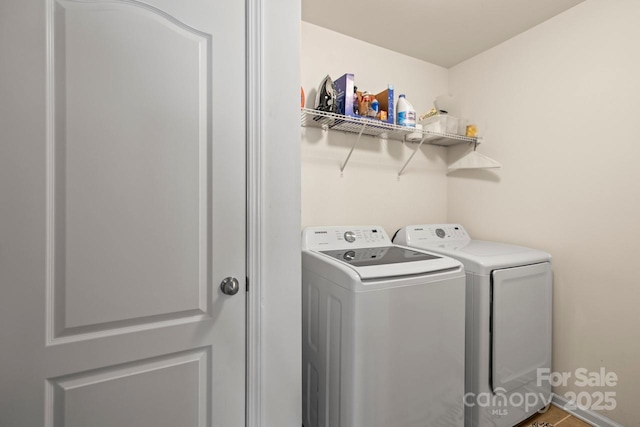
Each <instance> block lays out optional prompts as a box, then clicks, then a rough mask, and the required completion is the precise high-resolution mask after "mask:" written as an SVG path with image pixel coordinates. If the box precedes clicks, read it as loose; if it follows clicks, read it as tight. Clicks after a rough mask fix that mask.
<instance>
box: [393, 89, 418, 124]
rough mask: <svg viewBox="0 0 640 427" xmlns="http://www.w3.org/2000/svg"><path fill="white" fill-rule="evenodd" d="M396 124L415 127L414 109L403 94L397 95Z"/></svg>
mask: <svg viewBox="0 0 640 427" xmlns="http://www.w3.org/2000/svg"><path fill="white" fill-rule="evenodd" d="M396 124H397V125H398V126H407V127H411V128H414V127H416V110H414V109H413V105H411V103H410V102H409V101H407V99H406V98H405V96H404V94H401V95H400V96H399V97H398V103H397V104H396Z"/></svg>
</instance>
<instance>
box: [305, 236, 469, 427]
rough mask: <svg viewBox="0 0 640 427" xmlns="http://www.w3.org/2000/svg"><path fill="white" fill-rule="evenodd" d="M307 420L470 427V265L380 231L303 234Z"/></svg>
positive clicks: (320, 426) (317, 425) (364, 426)
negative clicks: (466, 421)
mask: <svg viewBox="0 0 640 427" xmlns="http://www.w3.org/2000/svg"><path fill="white" fill-rule="evenodd" d="M302 248H303V250H302V287H303V292H302V296H303V310H302V312H303V321H302V328H303V349H302V359H303V399H302V400H303V408H302V409H303V426H304V427H338V426H344V427H390V426H393V427H417V426H443V427H448V426H451V427H462V426H463V425H464V405H463V394H464V310H465V302H464V298H465V289H464V286H465V285H464V269H463V268H462V264H460V262H459V261H456V260H454V259H452V258H449V257H446V256H442V255H437V254H433V253H430V252H427V251H422V250H416V249H410V248H406V247H402V246H397V245H392V244H391V240H390V239H389V237H388V236H387V234H386V233H385V231H384V230H383V229H382V227H376V226H373V227H314V228H307V229H305V230H304V231H303V233H302Z"/></svg>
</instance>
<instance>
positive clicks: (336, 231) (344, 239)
mask: <svg viewBox="0 0 640 427" xmlns="http://www.w3.org/2000/svg"><path fill="white" fill-rule="evenodd" d="M303 242H304V245H305V246H306V248H307V249H316V250H326V249H342V248H350V247H358V248H363V247H379V246H385V245H390V244H391V239H389V236H387V233H386V232H385V231H384V229H383V228H382V227H377V226H371V227H366V226H364V227H311V228H306V229H305V230H304V232H303Z"/></svg>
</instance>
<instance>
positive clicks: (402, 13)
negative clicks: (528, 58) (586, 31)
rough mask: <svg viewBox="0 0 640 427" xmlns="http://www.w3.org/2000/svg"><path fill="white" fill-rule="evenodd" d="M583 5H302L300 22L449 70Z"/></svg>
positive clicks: (324, 1)
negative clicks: (570, 9) (574, 7)
mask: <svg viewBox="0 0 640 427" xmlns="http://www.w3.org/2000/svg"><path fill="white" fill-rule="evenodd" d="M583 1H584V0H302V19H303V20H304V21H307V22H310V23H312V24H316V25H319V26H321V27H324V28H328V29H330V30H333V31H337V32H339V33H342V34H346V35H348V36H351V37H355V38H357V39H360V40H364V41H366V42H369V43H372V44H374V45H377V46H381V47H384V48H387V49H391V50H394V51H396V52H400V53H404V54H406V55H409V56H413V57H415V58H418V59H422V60H424V61H427V62H431V63H433V64H437V65H441V66H443V67H447V68H448V67H451V66H453V65H456V64H457V63H459V62H462V61H464V60H465V59H468V58H471V57H473V56H475V55H477V54H478V53H480V52H483V51H485V50H487V49H490V48H492V47H494V46H496V45H498V44H500V43H502V42H503V41H505V40H508V39H510V38H511V37H513V36H515V35H517V34H520V33H522V32H524V31H526V30H528V29H529V28H532V27H534V26H536V25H538V24H540V23H541V22H544V21H546V20H547V19H549V18H551V17H553V16H555V15H558V14H559V13H561V12H564V11H565V10H567V9H569V8H571V7H573V6H575V5H577V4H578V3H581V2H583Z"/></svg>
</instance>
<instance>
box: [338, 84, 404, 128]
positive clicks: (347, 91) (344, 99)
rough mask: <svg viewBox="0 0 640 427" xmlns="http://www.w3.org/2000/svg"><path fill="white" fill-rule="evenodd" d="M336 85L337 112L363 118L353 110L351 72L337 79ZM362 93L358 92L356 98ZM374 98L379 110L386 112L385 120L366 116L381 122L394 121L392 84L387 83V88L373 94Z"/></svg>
mask: <svg viewBox="0 0 640 427" xmlns="http://www.w3.org/2000/svg"><path fill="white" fill-rule="evenodd" d="M334 85H335V86H336V93H337V98H336V101H337V102H336V103H337V105H338V111H337V113H338V114H342V115H345V116H349V117H358V118H363V117H364V116H360V115H358V114H355V113H354V112H353V103H354V99H353V87H354V77H353V74H344V75H343V76H341V77H340V78H339V79H338V80H336V81H335V82H334ZM361 95H362V94H361V93H360V92H358V98H360V96H361ZM375 97H376V99H377V100H378V102H379V103H380V111H386V112H387V120H379V119H374V118H373V117H367V118H369V119H371V120H375V121H378V122H383V123H390V124H393V123H394V121H395V110H394V102H393V85H388V86H387V89H385V90H383V91H382V92H380V93H377V94H376V95H375Z"/></svg>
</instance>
